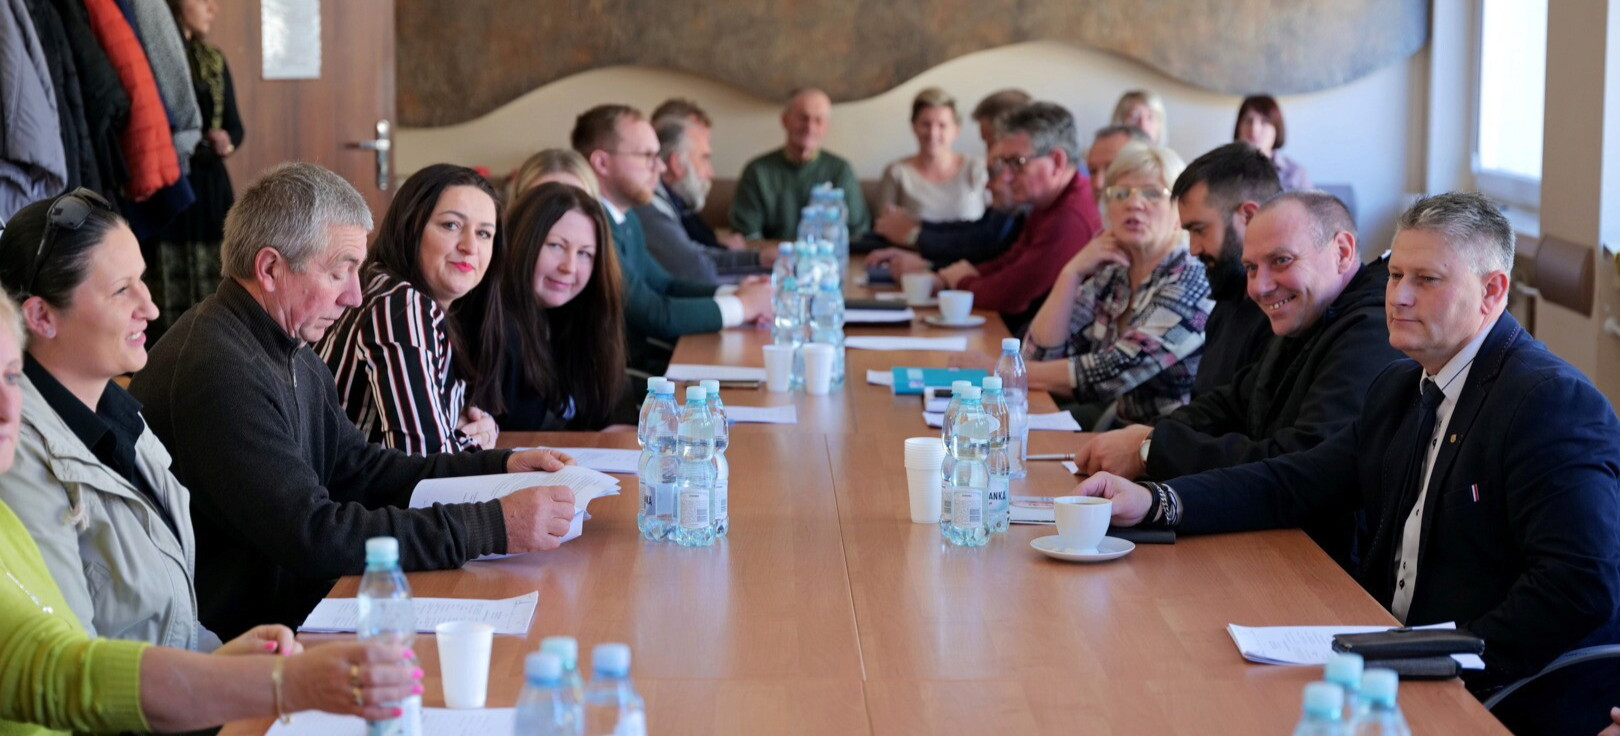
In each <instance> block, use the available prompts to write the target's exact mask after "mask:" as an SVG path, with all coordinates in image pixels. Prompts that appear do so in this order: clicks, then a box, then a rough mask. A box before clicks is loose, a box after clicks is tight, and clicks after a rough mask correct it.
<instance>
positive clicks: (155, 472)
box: [0, 376, 219, 651]
mask: <svg viewBox="0 0 1620 736" xmlns="http://www.w3.org/2000/svg"><path fill="white" fill-rule="evenodd" d="M22 385H23V412H22V427H21V429H20V431H19V432H18V437H17V461H16V464H15V465H14V466H13V467H12V469H11V472H9V473H7V474H6V475H5V476H3V477H0V499H3V500H4V501H5V503H6V505H8V506H10V507H11V509H12V510H13V511H15V512H16V514H17V517H18V518H20V519H22V522H23V525H24V526H26V527H27V528H28V533H29V534H31V535H32V536H33V537H34V541H35V542H36V543H37V544H38V545H39V551H40V553H41V554H43V555H44V557H45V565H46V567H48V568H49V569H50V571H51V576H52V577H54V578H56V584H57V586H58V587H60V588H61V589H62V595H63V597H64V598H66V599H67V602H68V605H69V606H70V607H72V609H73V612H74V613H75V614H76V615H77V616H78V617H79V620H80V621H82V622H83V623H84V628H85V629H86V630H88V631H89V632H90V635H91V636H104V637H110V638H114V639H132V640H137V641H146V642H151V643H153V644H157V645H160V646H166V647H176V648H180V649H191V650H199V651H207V650H211V649H213V648H214V647H217V646H218V642H219V640H218V639H217V638H216V637H215V636H214V635H213V634H211V633H209V632H208V631H207V630H205V629H203V628H202V625H201V624H200V623H198V621H197V594H196V589H195V587H194V586H193V580H194V579H195V570H196V567H195V559H194V558H195V554H196V542H195V540H194V538H193V537H192V531H191V494H190V493H189V492H188V491H187V490H186V489H185V487H184V486H182V485H180V481H178V480H176V479H175V477H174V475H173V474H172V473H170V472H169V464H170V462H171V460H170V458H169V453H168V451H167V450H165V449H164V448H163V444H162V443H161V442H159V441H158V439H157V437H156V436H155V435H153V434H152V430H151V429H147V430H145V431H143V432H142V433H141V436H140V439H138V440H137V441H136V443H135V457H136V464H137V466H138V467H139V468H140V471H141V473H143V474H144V475H145V476H146V479H147V481H148V482H149V483H150V484H151V486H152V488H153V491H154V493H155V494H156V495H157V497H158V498H159V499H160V500H161V501H162V503H163V508H159V507H157V506H156V505H154V504H153V503H152V501H151V500H150V499H148V498H147V497H146V495H145V494H142V493H141V492H140V491H139V490H138V489H136V488H135V487H134V486H133V485H131V484H130V482H129V481H127V480H125V479H124V478H122V477H121V476H119V475H118V474H117V473H116V472H114V471H113V470H112V469H110V468H108V467H107V466H105V465H103V464H102V463H101V461H100V460H98V459H96V456H95V455H94V454H92V453H91V452H90V449H89V448H87V447H85V445H84V442H82V441H81V440H80V439H79V438H78V436H77V435H75V434H73V430H72V429H70V428H69V427H68V425H67V423H66V422H64V421H62V418H61V417H60V416H58V415H57V414H56V412H55V411H53V410H52V409H51V407H50V405H49V404H47V403H45V399H44V397H43V396H41V395H40V393H39V390H38V389H37V388H35V387H34V384H33V382H31V381H29V380H28V378H27V377H26V376H23V377H22ZM164 509H167V512H168V513H169V514H171V515H172V518H173V519H174V528H175V531H170V529H169V525H168V524H166V523H165V522H164V520H163V514H164ZM177 532H178V536H177V534H176V533H177Z"/></svg>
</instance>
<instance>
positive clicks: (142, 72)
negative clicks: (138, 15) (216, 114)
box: [84, 0, 180, 202]
mask: <svg viewBox="0 0 1620 736" xmlns="http://www.w3.org/2000/svg"><path fill="white" fill-rule="evenodd" d="M84 7H85V10H87V11H89V15H90V28H91V30H93V31H95V34H96V40H97V41H99V42H100V43H101V48H102V50H103V51H106V52H107V59H108V60H109V61H111V62H112V65H113V68H114V69H116V70H117V71H118V81H119V82H120V83H121V84H123V86H124V91H125V92H127V93H129V121H128V123H126V124H125V126H124V129H123V131H122V132H121V133H119V136H118V142H119V145H120V146H121V147H122V148H123V149H124V161H125V162H126V163H127V164H128V166H129V182H128V183H127V184H125V185H124V194H125V196H128V197H129V198H130V199H132V200H135V201H136V202H140V201H142V200H145V199H146V198H148V197H151V196H152V194H153V193H154V192H156V191H157V190H159V189H162V188H163V187H166V186H168V185H170V184H173V183H175V182H176V181H179V180H180V158H179V157H178V156H176V155H175V152H174V139H172V138H171V137H170V135H169V116H168V114H167V113H165V112H164V111H163V99H162V98H160V97H158V88H157V80H156V79H154V78H153V77H152V65H151V64H150V63H148V62H147V60H146V51H145V50H144V49H142V48H141V42H140V40H139V39H137V38H135V31H134V29H132V28H130V27H129V21H128V20H126V19H125V18H124V14H123V12H121V11H120V10H119V9H118V5H117V4H116V3H114V2H113V0H85V2H84Z"/></svg>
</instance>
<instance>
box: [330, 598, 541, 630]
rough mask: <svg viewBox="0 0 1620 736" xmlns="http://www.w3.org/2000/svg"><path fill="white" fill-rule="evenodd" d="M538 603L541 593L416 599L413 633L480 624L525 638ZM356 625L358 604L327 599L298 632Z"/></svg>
mask: <svg viewBox="0 0 1620 736" xmlns="http://www.w3.org/2000/svg"><path fill="white" fill-rule="evenodd" d="M539 602H540V593H539V592H530V593H524V594H523V595H520V596H517V597H515V598H506V599H504V600H498V601H490V600H477V599H473V598H416V599H414V600H412V601H411V603H412V606H411V608H412V610H413V611H414V612H415V613H416V630H417V631H418V632H420V633H424V634H431V633H433V627H435V626H438V625H439V624H442V623H445V622H447V621H482V622H484V623H486V624H489V625H490V626H493V627H495V633H497V634H511V635H513V636H525V635H527V634H528V633H529V621H530V620H531V619H533V618H534V607H535V604H538V603H539ZM359 624H360V603H359V601H357V600H355V599H353V598H327V599H324V600H322V601H321V602H320V603H317V604H315V610H313V611H310V613H309V617H308V618H305V619H304V625H302V626H300V627H298V630H299V631H307V632H309V633H312V634H347V633H350V632H352V631H354V630H355V629H356V628H357V627H358V626H359Z"/></svg>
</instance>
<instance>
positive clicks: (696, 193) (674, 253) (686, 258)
mask: <svg viewBox="0 0 1620 736" xmlns="http://www.w3.org/2000/svg"><path fill="white" fill-rule="evenodd" d="M654 129H655V131H656V132H657V134H658V157H659V158H660V159H662V160H663V161H664V172H663V174H662V175H660V177H659V181H658V185H657V186H656V187H655V188H654V189H653V196H652V200H651V201H649V202H647V203H646V204H643V205H638V206H636V207H635V208H634V209H635V212H636V216H637V217H639V218H641V229H642V235H643V237H645V238H646V240H647V251H648V252H650V253H652V256H653V258H655V259H657V260H658V262H659V263H661V264H663V266H664V268H665V269H667V270H668V271H669V274H670V275H671V276H674V277H675V278H677V279H682V280H685V281H692V282H696V283H701V284H712V285H719V284H722V283H736V282H738V281H740V280H741V279H742V278H743V277H744V276H747V275H749V274H762V273H765V272H766V271H767V269H766V268H765V264H762V263H761V261H760V253H759V252H756V251H752V250H748V249H747V245H746V244H745V243H743V242H742V240H741V239H740V238H738V239H737V241H736V243H735V245H737V246H739V247H738V248H735V249H733V248H725V247H719V246H716V247H708V246H705V245H704V244H703V243H701V242H699V241H697V240H695V239H693V238H692V236H691V235H690V234H689V230H688V227H686V225H685V222H684V219H685V218H684V217H683V213H684V212H687V211H692V210H697V209H701V208H702V207H703V201H704V199H706V198H707V197H708V195H709V186H710V185H711V184H712V183H713V181H714V166H713V165H712V164H711V163H710V147H709V127H708V126H706V125H703V124H702V123H701V122H698V121H697V120H695V119H694V118H693V117H692V116H690V115H682V116H672V117H664V118H661V119H659V120H658V121H657V124H656V125H655V126H654ZM711 236H712V234H711Z"/></svg>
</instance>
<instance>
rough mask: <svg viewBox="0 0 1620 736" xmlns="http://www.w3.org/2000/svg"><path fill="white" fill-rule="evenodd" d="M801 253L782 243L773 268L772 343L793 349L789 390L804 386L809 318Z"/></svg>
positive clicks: (795, 246)
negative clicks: (806, 313) (805, 307)
mask: <svg viewBox="0 0 1620 736" xmlns="http://www.w3.org/2000/svg"><path fill="white" fill-rule="evenodd" d="M802 255H803V254H802V253H800V252H799V247H798V246H797V245H794V244H791V243H783V244H782V246H781V250H779V251H778V252H777V256H776V263H775V264H773V265H772V266H771V287H772V292H771V309H772V310H773V312H774V314H773V316H772V319H771V342H772V343H773V344H776V345H784V346H787V347H789V348H791V349H792V353H793V368H792V370H791V378H790V381H789V385H790V387H793V388H797V387H799V386H802V385H804V356H803V355H802V350H803V348H804V338H805V332H806V328H807V327H808V325H807V324H805V322H806V315H805V311H804V304H805V300H804V289H805V288H806V284H805V283H804V280H803V274H801V273H800V267H801V263H802Z"/></svg>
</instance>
